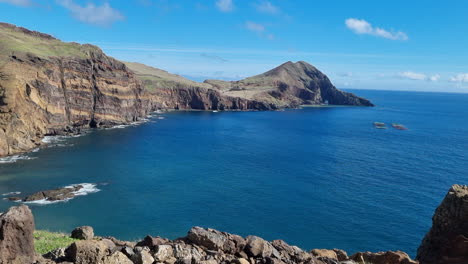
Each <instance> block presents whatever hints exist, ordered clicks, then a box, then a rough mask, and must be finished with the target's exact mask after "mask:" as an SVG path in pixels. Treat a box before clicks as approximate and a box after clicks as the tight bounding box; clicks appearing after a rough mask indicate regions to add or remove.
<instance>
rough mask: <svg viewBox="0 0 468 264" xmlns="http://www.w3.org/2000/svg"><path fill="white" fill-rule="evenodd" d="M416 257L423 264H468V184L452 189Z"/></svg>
mask: <svg viewBox="0 0 468 264" xmlns="http://www.w3.org/2000/svg"><path fill="white" fill-rule="evenodd" d="M416 259H417V260H419V261H420V262H421V263H423V264H426V263H427V264H436V263H437V264H445V263H468V186H462V185H453V186H452V188H450V190H449V192H448V193H447V195H446V196H445V198H444V200H443V201H442V203H441V204H440V205H439V207H438V208H437V209H436V211H435V213H434V216H433V217H432V227H431V229H430V230H429V232H428V233H427V234H426V236H425V237H424V239H423V241H422V243H421V246H419V249H418V253H417V256H416Z"/></svg>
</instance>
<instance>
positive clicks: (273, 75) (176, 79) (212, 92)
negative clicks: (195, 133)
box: [126, 61, 373, 110]
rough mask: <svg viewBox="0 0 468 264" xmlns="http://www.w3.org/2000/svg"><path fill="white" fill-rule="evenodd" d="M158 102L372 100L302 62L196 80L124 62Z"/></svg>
mask: <svg viewBox="0 0 468 264" xmlns="http://www.w3.org/2000/svg"><path fill="white" fill-rule="evenodd" d="M126 64H127V66H128V67H129V68H130V69H132V70H133V71H134V72H135V73H136V74H137V76H138V78H139V79H140V80H141V81H142V82H143V84H144V86H145V87H146V88H147V89H148V91H149V92H150V93H151V94H152V96H153V102H155V103H156V104H157V105H158V107H160V108H170V109H199V110H273V109H279V108H287V107H298V106H300V105H319V104H323V103H329V104H332V105H356V106H373V105H372V103H371V102H370V101H368V100H366V99H364V98H361V97H358V96H355V95H354V94H351V93H346V92H343V91H340V90H338V89H336V88H335V86H333V84H332V83H331V82H330V80H329V79H328V77H327V76H326V75H325V74H323V73H321V72H320V71H319V70H317V69H316V68H315V67H313V66H312V65H310V64H308V63H306V62H302V61H300V62H297V63H292V62H287V63H285V64H283V65H280V66H279V67H277V68H275V69H273V70H271V71H268V72H266V73H264V74H261V75H257V76H253V77H250V78H247V79H244V80H241V81H236V82H225V81H219V80H206V81H205V82H204V83H197V82H193V81H190V80H187V79H185V78H183V77H181V76H178V75H175V74H170V73H168V72H165V71H162V70H159V69H156V68H152V67H149V66H146V65H142V64H138V63H126Z"/></svg>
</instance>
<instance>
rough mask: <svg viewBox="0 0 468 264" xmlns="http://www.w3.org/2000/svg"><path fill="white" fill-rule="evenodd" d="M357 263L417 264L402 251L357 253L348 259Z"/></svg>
mask: <svg viewBox="0 0 468 264" xmlns="http://www.w3.org/2000/svg"><path fill="white" fill-rule="evenodd" d="M350 259H352V260H354V261H356V262H358V263H360V262H361V263H362V262H364V263H376V264H418V262H417V261H414V260H412V259H411V258H410V256H408V254H406V253H405V252H402V251H387V252H377V253H372V252H359V253H356V254H354V255H352V256H351V257H350Z"/></svg>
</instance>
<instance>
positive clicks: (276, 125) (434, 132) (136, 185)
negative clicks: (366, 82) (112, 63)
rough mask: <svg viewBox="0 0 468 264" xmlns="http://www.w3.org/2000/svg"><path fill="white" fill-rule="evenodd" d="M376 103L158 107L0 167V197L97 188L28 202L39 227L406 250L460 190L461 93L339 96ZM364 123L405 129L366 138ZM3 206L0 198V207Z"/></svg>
mask: <svg viewBox="0 0 468 264" xmlns="http://www.w3.org/2000/svg"><path fill="white" fill-rule="evenodd" d="M353 92H355V93H357V94H358V95H360V96H364V97H366V98H369V99H370V100H372V101H373V102H374V103H375V104H376V105H377V107H374V108H365V107H329V108H304V109H299V110H286V111H284V112H219V113H212V112H172V113H166V114H163V116H164V117H165V119H157V118H151V120H150V122H148V123H145V124H142V125H139V126H131V127H128V128H125V129H112V130H99V131H93V132H91V133H90V134H88V135H86V136H83V137H79V138H71V139H67V140H65V141H64V142H62V143H64V144H66V145H67V146H62V147H50V148H44V149H41V150H40V151H38V152H36V153H31V154H28V156H29V157H31V158H34V159H31V160H18V161H17V162H15V163H7V164H0V193H7V192H13V191H21V192H23V194H28V193H32V192H35V191H39V190H45V189H51V188H57V187H61V186H66V185H70V184H76V183H84V182H88V183H107V185H99V186H98V188H99V189H100V190H101V191H99V192H97V193H91V194H89V195H87V196H80V197H77V198H75V199H73V200H70V201H68V202H66V203H56V204H50V205H34V204H32V205H30V206H31V208H32V210H33V212H34V215H35V219H36V225H37V228H39V229H48V230H52V231H66V232H68V231H70V230H71V229H73V228H74V227H76V226H79V225H91V226H93V227H94V228H95V232H96V233H97V234H98V235H112V236H116V237H118V238H120V239H130V240H134V239H138V238H141V237H143V236H145V235H146V234H151V235H160V236H163V237H169V238H177V237H181V236H184V235H185V234H186V232H187V231H188V230H189V229H190V227H192V226H195V225H198V226H204V227H212V228H216V229H219V230H223V231H226V232H231V233H237V234H241V235H249V234H255V235H258V236H261V237H264V238H266V239H268V240H273V239H283V240H285V241H286V242H288V243H290V244H294V245H298V246H300V247H302V248H304V249H312V248H341V249H344V250H346V251H348V253H353V252H356V251H365V250H369V251H380V250H397V249H398V250H404V251H406V252H408V253H409V254H411V255H413V256H414V255H415V252H416V249H417V247H418V245H419V243H420V241H421V239H422V238H423V236H424V234H425V233H426V232H427V231H428V229H429V227H430V225H431V216H432V214H433V212H434V210H435V208H436V207H437V205H438V204H439V203H440V201H441V200H442V199H443V197H444V195H445V194H446V192H447V190H448V189H449V187H450V186H451V185H452V184H455V183H459V184H467V183H468V182H467V181H468V174H467V172H468V153H467V150H468V122H467V121H468V115H467V114H468V94H445V93H416V92H390V91H364V90H362V91H359V90H356V91H353ZM374 121H381V122H385V123H388V124H390V123H392V122H396V123H402V124H404V125H406V126H407V127H408V128H409V130H407V131H400V130H396V129H393V128H391V127H390V128H389V129H386V130H380V129H375V128H374V127H373V126H372V123H373V122H374ZM14 204H15V203H13V202H9V201H4V200H1V201H0V210H6V209H7V208H8V207H9V206H12V205H14Z"/></svg>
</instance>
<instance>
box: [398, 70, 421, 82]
mask: <svg viewBox="0 0 468 264" xmlns="http://www.w3.org/2000/svg"><path fill="white" fill-rule="evenodd" d="M398 76H399V77H401V78H405V79H410V80H418V81H423V80H426V79H427V76H426V75H425V74H423V73H417V72H410V71H407V72H400V73H399V74H398Z"/></svg>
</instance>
